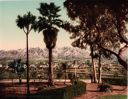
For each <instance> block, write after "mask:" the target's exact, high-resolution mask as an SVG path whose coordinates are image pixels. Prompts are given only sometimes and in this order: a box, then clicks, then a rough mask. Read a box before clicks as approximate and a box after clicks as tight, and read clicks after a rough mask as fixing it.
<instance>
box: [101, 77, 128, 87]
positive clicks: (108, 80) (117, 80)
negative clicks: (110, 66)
mask: <svg viewBox="0 0 128 99" xmlns="http://www.w3.org/2000/svg"><path fill="white" fill-rule="evenodd" d="M102 81H103V82H104V83H109V84H111V85H120V86H127V78H119V77H118V78H117V77H114V78H102Z"/></svg>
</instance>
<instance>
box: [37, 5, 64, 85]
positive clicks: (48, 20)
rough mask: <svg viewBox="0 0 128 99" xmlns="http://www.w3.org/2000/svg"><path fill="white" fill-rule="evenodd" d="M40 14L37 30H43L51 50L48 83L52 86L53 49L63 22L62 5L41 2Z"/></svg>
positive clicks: (46, 42) (48, 47)
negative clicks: (61, 17) (61, 15)
mask: <svg viewBox="0 0 128 99" xmlns="http://www.w3.org/2000/svg"><path fill="white" fill-rule="evenodd" d="M38 11H39V13H40V16H39V17H38V19H39V20H38V22H37V25H36V27H35V30H38V32H40V31H42V32H43V36H44V42H45V44H46V47H47V49H48V51H49V69H48V84H49V85H50V86H52V85H54V83H53V70H52V66H51V65H52V49H53V48H54V47H55V46H56V41H57V34H58V28H57V27H60V26H61V24H62V20H60V19H59V17H60V15H59V14H58V12H59V11H60V7H59V6H56V5H55V4H54V3H50V4H47V3H40V8H38Z"/></svg>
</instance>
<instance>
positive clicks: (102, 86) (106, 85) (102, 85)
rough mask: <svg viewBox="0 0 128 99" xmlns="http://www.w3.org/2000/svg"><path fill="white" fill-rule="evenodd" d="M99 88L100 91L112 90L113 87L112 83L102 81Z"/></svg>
mask: <svg viewBox="0 0 128 99" xmlns="http://www.w3.org/2000/svg"><path fill="white" fill-rule="evenodd" d="M98 89H99V91H100V92H112V91H113V88H112V86H111V85H109V84H106V83H102V84H100V85H99V86H98Z"/></svg>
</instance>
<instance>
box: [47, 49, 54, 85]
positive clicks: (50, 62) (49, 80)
mask: <svg viewBox="0 0 128 99" xmlns="http://www.w3.org/2000/svg"><path fill="white" fill-rule="evenodd" d="M48 83H49V85H50V86H53V85H54V84H53V69H52V48H49V69H48Z"/></svg>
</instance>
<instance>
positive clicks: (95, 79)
mask: <svg viewBox="0 0 128 99" xmlns="http://www.w3.org/2000/svg"><path fill="white" fill-rule="evenodd" d="M91 53H93V46H91ZM91 57H92V67H93V82H94V83H97V75H96V67H95V64H94V59H93V55H91Z"/></svg>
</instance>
